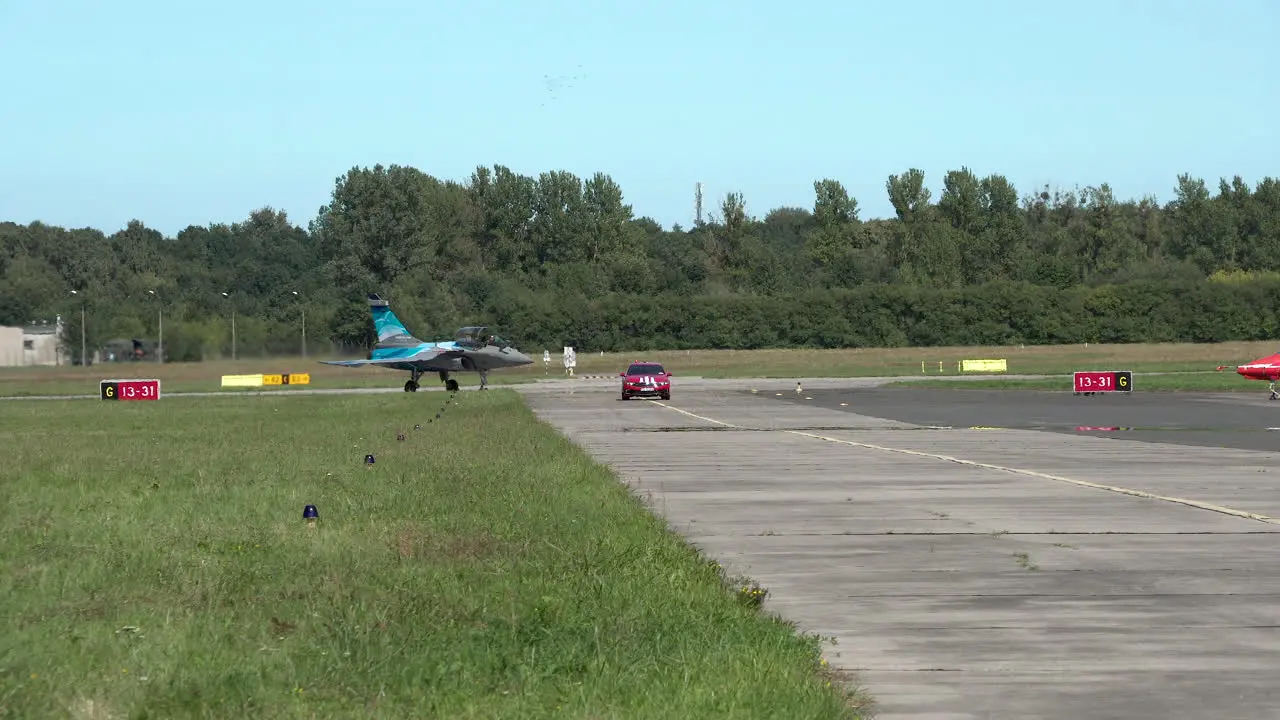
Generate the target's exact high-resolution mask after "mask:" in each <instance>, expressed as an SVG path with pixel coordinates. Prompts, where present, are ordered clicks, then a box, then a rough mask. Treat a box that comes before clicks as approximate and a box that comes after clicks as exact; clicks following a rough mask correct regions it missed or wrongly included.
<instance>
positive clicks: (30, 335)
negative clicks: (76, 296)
mask: <svg viewBox="0 0 1280 720" xmlns="http://www.w3.org/2000/svg"><path fill="white" fill-rule="evenodd" d="M61 337H62V316H61V315H59V316H58V317H57V318H56V319H55V320H54V321H53V323H48V322H43V323H32V324H30V325H26V326H23V327H4V326H0V367H20V366H25V365H65V364H67V363H69V362H70V361H71V358H70V357H69V356H68V355H67V354H66V353H65V352H63V351H62V345H61V340H60V338H61Z"/></svg>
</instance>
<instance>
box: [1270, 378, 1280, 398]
mask: <svg viewBox="0 0 1280 720" xmlns="http://www.w3.org/2000/svg"><path fill="white" fill-rule="evenodd" d="M1267 389H1268V390H1270V391H1271V397H1269V398H1267V399H1268V400H1280V390H1276V382H1275V381H1274V380H1272V381H1271V384H1269V385H1267Z"/></svg>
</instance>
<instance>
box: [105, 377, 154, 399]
mask: <svg viewBox="0 0 1280 720" xmlns="http://www.w3.org/2000/svg"><path fill="white" fill-rule="evenodd" d="M98 393H99V395H100V396H101V397H102V399H103V400H159V399H160V381H159V380H103V381H102V382H100V383H99V384H98Z"/></svg>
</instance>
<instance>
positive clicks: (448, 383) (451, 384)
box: [440, 370, 458, 392]
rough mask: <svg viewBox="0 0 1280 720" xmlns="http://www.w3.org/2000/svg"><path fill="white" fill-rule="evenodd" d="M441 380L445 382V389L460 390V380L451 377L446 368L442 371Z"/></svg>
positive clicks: (450, 390)
mask: <svg viewBox="0 0 1280 720" xmlns="http://www.w3.org/2000/svg"><path fill="white" fill-rule="evenodd" d="M440 382H442V383H444V389H445V390H448V391H449V392H458V381H457V380H454V379H453V378H451V377H449V373H448V372H447V371H445V370H441V371H440Z"/></svg>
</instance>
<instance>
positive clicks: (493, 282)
mask: <svg viewBox="0 0 1280 720" xmlns="http://www.w3.org/2000/svg"><path fill="white" fill-rule="evenodd" d="M884 187H885V192H886V194H887V196H888V199H889V202H890V205H891V206H892V207H893V210H894V213H893V217H890V218H885V219H874V218H870V219H868V218H863V217H861V212H860V205H859V201H858V198H855V197H852V196H851V195H850V194H849V193H848V191H847V190H846V188H845V186H844V184H843V183H842V182H841V181H840V180H837V179H835V178H832V177H828V178H822V179H819V180H817V181H815V182H814V183H813V203H812V206H811V207H809V208H794V207H782V208H774V209H772V210H770V211H768V212H764V213H763V214H762V215H760V214H753V213H750V212H748V199H747V198H745V197H744V195H743V194H742V193H739V192H729V193H726V195H725V196H724V197H723V199H722V201H721V203H720V205H719V207H718V208H717V210H718V213H715V214H713V216H712V217H711V219H710V220H707V221H705V222H702V223H700V224H697V225H696V226H692V227H690V228H687V229H686V228H682V227H680V226H679V225H677V226H674V227H672V228H670V229H666V228H663V227H662V226H660V225H659V224H658V223H656V222H654V221H653V220H652V219H650V218H647V217H642V216H640V217H638V216H636V215H635V213H634V210H633V208H632V207H631V205H629V204H628V203H627V202H626V197H625V194H624V192H623V188H622V187H620V186H619V184H618V183H617V182H615V181H614V180H613V179H612V178H611V177H610V176H608V175H607V174H604V173H594V174H592V175H590V176H589V177H579V176H577V175H575V174H573V173H571V172H568V171H564V170H550V171H547V172H542V173H539V174H537V175H536V176H527V175H522V174H520V173H517V172H514V171H513V170H511V169H510V168H507V167H504V166H501V165H495V166H492V167H483V166H481V167H477V168H476V169H475V171H474V172H473V173H472V174H471V175H470V177H469V178H468V179H467V180H466V181H465V182H455V181H450V180H442V179H439V178H436V177H433V176H432V175H430V174H428V173H426V172H423V171H422V170H419V169H417V168H412V167H405V166H397V165H392V166H389V167H384V166H381V165H377V166H374V167H372V168H361V167H354V168H351V169H350V170H348V171H347V172H346V173H344V174H343V175H341V176H340V177H338V178H336V180H335V182H334V186H333V190H332V193H331V197H330V198H329V202H328V203H326V204H325V205H324V206H323V207H321V208H320V210H319V212H318V213H317V215H316V217H314V218H312V219H311V220H310V222H309V223H308V225H307V226H306V227H305V228H304V227H301V226H299V225H297V224H295V223H294V222H293V221H292V220H291V219H290V218H288V217H287V216H286V215H285V214H284V213H283V212H279V211H277V210H274V209H272V208H270V207H264V208H262V209H260V210H257V211H254V212H253V213H251V214H250V215H249V217H248V218H245V219H244V220H242V221H239V222H233V223H229V224H227V223H218V224H208V225H191V226H189V227H187V228H185V229H183V230H182V231H181V232H179V233H177V235H176V236H175V237H172V238H168V237H164V236H163V235H162V234H161V233H159V232H157V231H155V230H154V229H152V228H149V227H147V226H146V224H145V222H144V221H143V220H133V221H130V222H129V223H128V224H127V225H126V226H125V227H124V228H121V229H119V230H117V231H114V232H111V233H110V234H106V233H105V232H104V231H100V230H96V229H91V228H80V229H64V228H59V227H54V226H50V225H47V224H44V223H40V222H35V223H31V224H29V225H18V224H15V223H9V222H0V324H24V323H27V322H31V321H51V320H52V319H53V317H54V316H55V315H62V316H63V318H64V321H65V322H64V325H65V328H66V332H67V335H68V341H69V342H68V347H74V352H73V355H74V356H78V352H79V337H80V324H79V322H80V321H79V318H80V314H81V312H82V311H83V313H84V315H85V317H86V318H87V322H86V323H85V331H86V332H85V335H86V341H87V343H88V344H89V345H90V347H97V346H100V345H101V344H102V343H105V342H107V341H109V340H112V339H119V338H125V339H128V338H133V337H138V338H144V339H154V337H155V335H156V332H157V326H158V324H159V314H160V312H161V311H163V312H164V324H165V346H166V351H167V355H168V356H169V358H170V359H171V360H201V359H206V358H212V357H219V356H225V355H227V354H229V352H230V346H231V338H230V325H231V323H230V316H231V315H232V313H234V314H235V316H236V328H237V343H236V345H237V353H238V354H239V355H241V356H252V355H263V354H275V353H295V352H297V351H298V350H299V349H300V347H301V335H302V332H301V330H302V328H301V324H302V318H303V316H304V314H305V317H306V325H307V338H308V345H309V347H310V348H311V352H312V353H313V354H314V353H332V352H335V351H349V352H363V351H364V350H365V349H367V347H368V346H369V344H370V343H372V342H373V341H374V339H375V338H374V336H373V333H372V324H371V322H370V320H369V315H368V312H367V306H366V305H365V302H364V298H365V295H366V294H367V293H369V292H378V293H380V294H383V295H384V296H387V297H389V298H390V299H391V300H392V301H393V302H394V303H395V306H396V309H397V312H398V313H399V314H400V315H401V316H402V317H403V318H404V320H405V321H406V322H407V323H409V324H411V325H412V326H413V327H414V329H415V330H416V331H418V333H419V334H420V335H423V336H426V337H439V336H447V335H448V334H450V333H451V332H452V331H453V330H454V329H455V328H456V327H458V326H459V325H462V324H468V323H489V324H493V325H495V326H500V327H501V328H502V331H503V333H504V334H505V335H507V336H508V337H511V338H512V339H519V340H520V341H521V342H522V343H523V344H525V345H528V346H529V347H530V348H532V349H536V348H538V347H558V346H560V345H561V344H572V345H576V346H580V347H584V348H590V349H593V350H609V349H637V350H639V349H646V348H663V347H666V348H672V347H680V348H684V347H764V346H816V347H839V346H850V345H854V346H868V345H903V344H926V345H927V344H938V343H947V344H968V343H988V342H1027V343H1057V342H1085V341H1088V342H1102V341H1144V340H1201V341H1215V340H1227V339H1252V338H1264V337H1274V336H1275V334H1276V332H1277V331H1278V330H1280V316H1278V314H1277V313H1276V312H1275V311H1273V308H1275V307H1276V306H1277V303H1276V300H1277V299H1278V296H1280V282H1278V281H1277V280H1276V278H1277V277H1280V180H1277V179H1275V178H1264V179H1262V180H1261V181H1259V182H1257V183H1256V184H1255V185H1253V186H1251V185H1250V184H1249V183H1247V182H1245V181H1244V180H1243V179H1242V178H1240V177H1234V178H1231V179H1229V180H1228V179H1225V178H1224V179H1220V180H1219V181H1218V183H1217V186H1216V192H1215V191H1214V190H1212V189H1211V188H1212V186H1211V185H1210V184H1208V183H1206V182H1205V181H1204V180H1203V179H1200V178H1195V177H1192V176H1190V175H1186V174H1184V175H1180V176H1178V177H1177V178H1175V179H1174V183H1173V185H1172V190H1173V198H1172V200H1171V201H1169V202H1168V203H1166V204H1164V205H1161V204H1160V203H1157V202H1156V201H1155V200H1154V199H1152V198H1140V199H1136V200H1125V199H1121V198H1117V197H1116V196H1115V195H1114V193H1113V192H1112V189H1111V188H1110V186H1109V185H1107V184H1106V183H1100V184H1098V185H1096V186H1090V187H1085V188H1071V189H1066V188H1062V189H1050V188H1048V187H1044V188H1038V189H1036V190H1034V191H1032V192H1029V193H1027V194H1025V195H1021V196H1020V194H1019V192H1018V190H1017V189H1016V188H1015V187H1014V186H1013V184H1012V183H1010V182H1009V180H1008V179H1007V178H1006V177H1004V176H1002V175H999V174H991V175H987V176H985V177H980V176H979V175H977V174H975V173H974V172H973V171H972V170H970V169H969V168H966V167H961V168H958V169H954V170H951V171H949V172H946V173H944V174H943V176H942V178H941V185H940V187H939V188H938V190H937V192H936V194H935V192H934V190H932V189H931V188H930V187H929V184H928V182H927V178H926V177H925V175H924V173H923V172H922V171H921V170H919V169H916V168H910V169H907V170H906V171H905V172H903V173H900V174H894V175H891V176H889V177H888V178H887V179H886V182H885V186H884ZM935 195H936V200H935V199H934V198H935Z"/></svg>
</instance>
